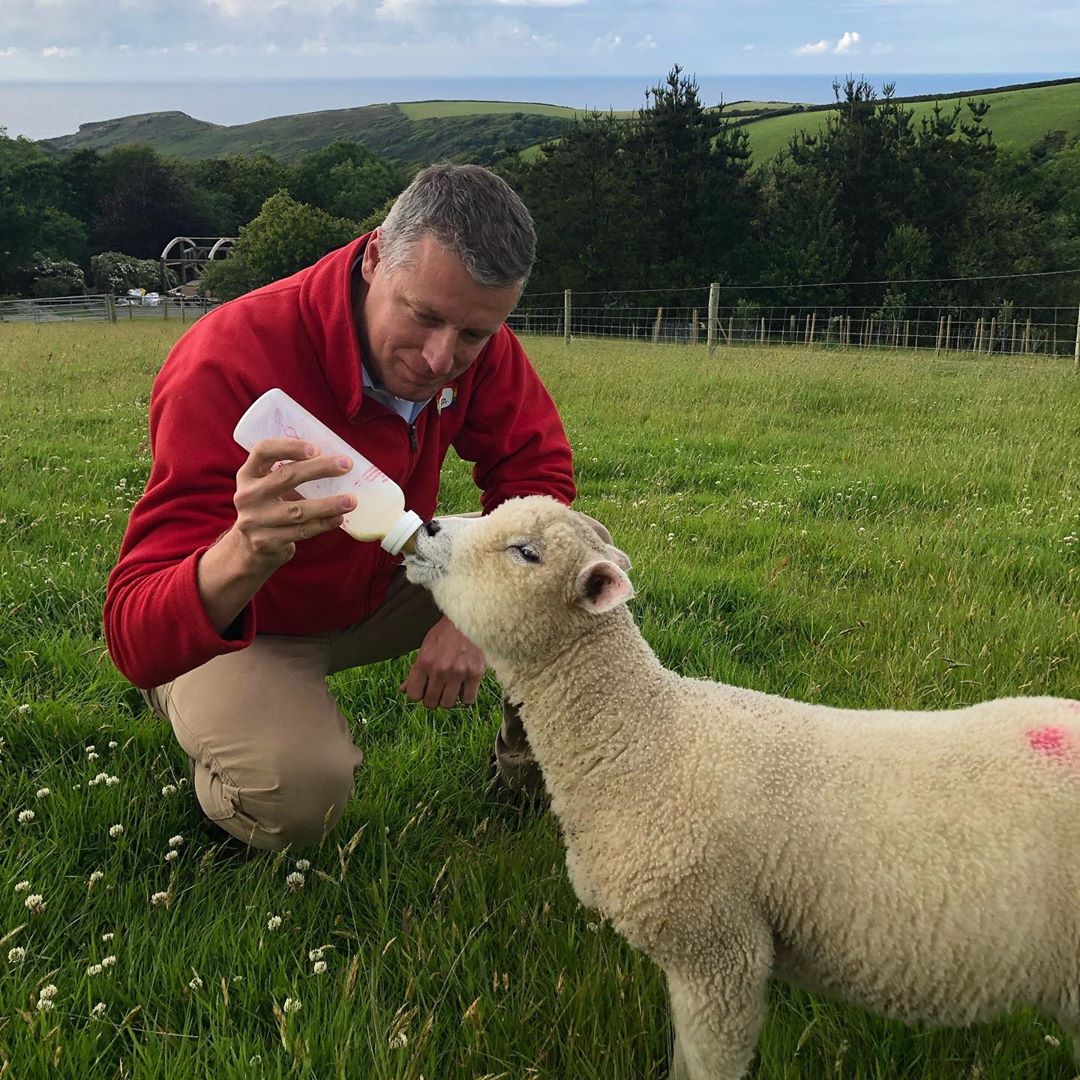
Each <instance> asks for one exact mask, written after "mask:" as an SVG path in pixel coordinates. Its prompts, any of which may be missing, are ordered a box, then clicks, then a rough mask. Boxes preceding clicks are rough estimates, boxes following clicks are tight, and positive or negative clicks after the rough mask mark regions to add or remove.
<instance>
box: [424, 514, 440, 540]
mask: <svg viewBox="0 0 1080 1080" xmlns="http://www.w3.org/2000/svg"><path fill="white" fill-rule="evenodd" d="M439 528H440V525H439V523H438V522H437V521H436V520H435V519H434V518H432V520H431V521H425V522H424V532H426V533H427V534H428V536H434V535H435V534H436V533H437V532H438V531H439Z"/></svg>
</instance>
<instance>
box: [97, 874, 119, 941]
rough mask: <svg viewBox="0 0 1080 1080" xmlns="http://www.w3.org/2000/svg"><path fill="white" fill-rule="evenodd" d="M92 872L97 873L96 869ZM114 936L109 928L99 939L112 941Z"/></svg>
mask: <svg viewBox="0 0 1080 1080" xmlns="http://www.w3.org/2000/svg"><path fill="white" fill-rule="evenodd" d="M94 872H95V873H97V871H96V870H95V871H94ZM114 937H116V935H115V934H114V933H113V932H112V931H111V930H110V931H109V933H107V934H102V935H101V940H102V941H112V939H113V938H114Z"/></svg>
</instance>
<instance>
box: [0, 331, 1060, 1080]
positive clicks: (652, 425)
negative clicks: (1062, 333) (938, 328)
mask: <svg viewBox="0 0 1080 1080" xmlns="http://www.w3.org/2000/svg"><path fill="white" fill-rule="evenodd" d="M180 329H181V328H180V327H178V326H177V325H176V324H175V323H173V324H169V323H161V324H157V323H154V324H149V323H147V324H141V323H135V324H131V325H125V324H123V323H121V324H118V325H116V326H109V325H101V326H96V325H77V326H65V325H46V326H31V325H4V326H0V536H2V537H3V543H2V545H0V725H2V728H0V734H2V737H3V743H4V745H3V747H2V750H0V800H2V805H3V815H2V818H0V942H2V949H0V966H2V967H3V978H2V979H0V1076H5V1077H16V1078H19V1080H25V1078H31V1080H36V1078H38V1077H41V1078H45V1077H50V1078H51V1077H73V1078H74V1077H78V1078H86V1077H95V1078H97V1077H110V1078H111V1077H121V1076H122V1077H165V1076H167V1077H169V1078H170V1080H172V1078H185V1080H186V1078H203V1077H207V1076H213V1077H215V1080H232V1078H241V1077H242V1078H249V1077H255V1078H257V1077H304V1078H317V1080H323V1078H331V1077H332V1078H349V1080H352V1078H365V1080H367V1078H377V1080H384V1078H387V1080H388V1078H411V1080H419V1078H420V1077H421V1076H423V1077H426V1078H427V1080H458V1078H461V1080H466V1078H467V1080H479V1078H487V1080H494V1078H496V1077H498V1078H501V1080H521V1078H534V1080H538V1078H544V1080H641V1078H649V1080H660V1078H662V1077H663V1076H664V1075H665V1071H666V1063H667V1052H668V1047H667V1040H668V1030H667V1020H666V1012H665V1002H664V994H663V986H662V982H661V980H660V978H659V977H658V974H657V972H656V970H655V969H654V968H653V967H652V965H651V964H650V963H649V962H647V961H646V960H644V959H642V958H641V957H640V956H639V955H637V954H635V953H633V952H632V951H631V950H630V949H629V948H628V947H626V946H625V945H624V944H623V943H622V942H621V941H620V940H619V939H618V938H617V937H616V936H615V935H614V934H613V933H612V931H611V930H610V929H609V928H608V927H606V926H604V925H603V924H602V923H601V922H600V920H598V918H597V916H596V914H595V913H594V912H591V911H588V910H584V909H581V908H579V906H578V905H577V903H576V901H575V898H574V896H573V894H572V892H571V890H570V888H569V886H568V883H567V880H566V876H565V872H564V869H563V864H562V849H561V845H560V843H559V838H558V834H557V831H556V826H555V823H554V822H553V821H552V820H550V819H549V818H547V817H524V818H523V817H521V816H520V815H518V814H517V812H516V811H513V810H511V809H509V808H506V807H501V806H499V805H498V804H496V803H495V802H493V801H492V800H491V799H490V797H489V796H487V795H486V794H485V792H484V781H485V775H486V766H487V759H488V753H489V749H490V746H491V742H492V739H493V736H494V731H495V726H496V724H497V719H496V713H497V701H498V695H497V692H496V689H495V687H494V686H491V685H485V688H484V691H483V695H482V698H481V701H480V703H479V704H478V705H477V707H475V708H472V709H464V710H460V711H454V712H439V713H435V714H428V713H426V712H425V711H424V710H423V708H421V707H417V706H414V705H411V704H409V703H407V702H405V701H404V700H403V699H402V698H401V696H400V695H399V694H398V693H397V690H396V688H397V686H398V683H399V681H400V677H401V676H402V675H403V674H404V671H405V670H406V661H396V662H393V663H390V664H385V665H380V666H378V667H376V668H372V669H368V670H364V671H360V672H352V673H346V674H342V675H339V676H335V677H334V679H333V690H334V692H335V693H336V694H337V695H338V698H339V701H340V703H341V706H342V710H343V711H344V712H345V713H346V715H349V716H351V717H354V718H355V723H356V733H357V738H358V740H359V741H360V743H361V745H362V746H363V748H364V750H365V754H366V760H365V764H364V768H363V770H362V772H361V773H360V774H359V776H358V783H357V794H356V798H355V800H354V801H353V803H352V804H351V805H350V806H349V808H348V809H347V811H346V814H345V817H344V819H343V820H342V822H341V824H340V826H339V828H338V830H337V831H336V832H335V833H334V834H333V835H332V836H331V837H330V838H329V839H328V840H327V842H326V843H325V844H324V845H323V846H322V847H321V848H319V849H316V850H312V851H308V852H299V853H290V854H288V855H282V856H272V855H259V856H256V857H254V858H250V859H244V858H240V857H238V856H237V855H235V854H230V853H229V852H228V851H227V850H225V849H221V848H219V847H217V846H216V844H215V843H214V842H213V839H212V837H211V836H210V835H209V834H208V833H206V832H204V831H202V830H201V829H200V828H199V827H198V825H197V815H196V813H195V810H194V806H193V799H192V796H191V793H190V791H189V789H188V788H187V786H186V781H185V776H186V769H185V761H184V759H183V756H182V754H181V752H180V751H179V750H178V748H177V747H176V746H175V745H174V744H173V742H172V738H171V735H170V733H169V732H167V731H166V730H163V728H162V726H161V725H160V724H159V723H157V722H155V721H154V720H152V719H151V718H150V716H149V715H148V713H147V712H146V711H145V709H144V708H143V706H142V702H141V700H140V698H139V696H138V694H137V693H136V692H135V691H134V690H133V689H132V688H130V687H129V686H128V685H127V684H126V683H125V682H124V680H123V679H122V678H121V677H120V676H119V675H118V674H117V673H116V672H115V670H114V669H113V668H112V667H111V665H110V662H109V660H108V658H107V656H106V654H105V653H104V651H103V647H102V641H101V635H100V630H99V620H100V608H101V601H102V594H103V585H104V580H105V577H106V575H107V573H108V571H109V569H110V567H111V565H112V562H113V560H114V557H115V553H116V550H117V547H118V545H119V543H120V538H121V535H122V532H123V528H124V524H125V521H126V518H127V514H128V511H129V509H130V507H131V505H132V503H133V502H134V501H135V499H136V498H137V497H138V495H139V493H140V491H141V488H142V485H143V482H144V480H145V477H146V475H147V470H148V465H149V458H148V451H147V445H146V436H145V421H146V408H147V401H148V397H149V392H150V385H151V381H152V378H153V375H154V373H155V371H156V370H157V368H158V366H159V364H160V361H161V358H162V357H163V355H164V353H165V352H166V350H167V348H168V346H169V344H170V343H171V341H172V340H173V338H174V337H175V336H176V334H177V333H178V332H179V330H180ZM528 345H529V348H530V350H531V352H532V355H533V356H534V358H535V360H536V363H537V365H538V367H539V368H540V370H541V372H542V374H543V376H544V378H545V380H546V382H547V383H548V385H549V387H550V388H551V390H552V392H553V394H554V396H555V398H556V400H557V401H558V402H559V403H560V406H561V408H562V410H563V413H564V416H565V419H566V423H567V426H568V429H569V431H570V434H571V437H572V440H573V442H574V444H575V447H576V452H577V466H578V471H579V479H580V487H581V498H580V502H579V505H580V506H581V507H582V509H585V510H588V511H589V512H591V513H593V514H594V515H596V516H597V517H599V518H601V519H602V520H604V521H605V522H606V523H607V524H608V525H609V527H610V528H611V530H612V532H613V533H614V535H615V537H616V540H617V541H618V542H619V544H620V545H621V546H622V547H624V548H625V550H626V551H627V552H628V553H629V554H630V556H631V558H632V559H633V561H634V564H635V568H634V572H633V575H632V576H633V577H634V580H635V583H636V586H637V589H638V596H637V598H636V599H635V600H634V601H633V609H634V611H635V613H636V616H637V618H638V621H639V624H640V625H641V627H642V630H643V631H644V633H645V635H646V637H647V638H648V639H649V640H650V641H651V643H652V644H653V646H654V647H655V648H656V650H657V651H658V653H659V655H660V656H661V658H662V659H663V660H664V661H665V662H666V663H667V664H669V665H671V666H674V667H677V668H679V669H680V670H682V671H683V672H685V673H688V674H692V675H705V674H708V675H711V676H712V677H715V678H721V679H724V680H727V681H730V682H736V683H740V684H743V685H746V686H752V687H756V688H759V689H762V690H768V691H773V692H777V693H782V694H787V695H790V696H794V697H800V698H806V699H810V700H815V701H824V702H830V703H834V704H838V705H867V706H897V707H923V708H931V707H946V706H952V705H959V704H963V703H969V702H974V701H977V700H980V699H982V698H987V697H993V696H999V695H1006V694H1018V693H1050V694H1061V695H1070V696H1076V694H1077V690H1078V686H1080V613H1078V612H1080V603H1078V600H1080V539H1078V536H1080V378H1078V377H1077V374H1076V372H1075V371H1074V370H1073V369H1072V366H1071V364H1070V363H1069V362H1052V361H1048V360H1044V359H1034V358H1025V359H1012V360H1008V361H1006V360H998V359H994V360H988V359H986V358H977V359H968V358H963V359H960V358H955V357H949V358H935V357H933V356H929V355H918V356H915V355H912V354H900V353H881V354H876V355H873V356H864V355H854V354H844V353H829V352H815V351H811V350H786V351H785V350H783V349H769V350H765V349H761V350H758V349H735V350H719V351H717V352H716V353H715V354H714V355H713V356H712V357H709V356H708V355H707V354H706V352H705V350H704V348H700V349H696V350H692V349H689V348H683V349H679V348H664V347H659V348H650V347H643V346H629V345H623V344H620V343H606V342H604V343H588V342H575V343H573V344H572V345H570V346H564V345H563V344H562V342H561V341H552V340H533V341H531V342H528ZM444 495H445V498H444V509H446V510H459V509H465V508H468V507H471V506H473V505H474V499H473V494H472V491H471V489H470V482H469V476H468V470H467V468H466V467H465V466H464V465H463V464H461V463H455V464H454V465H453V466H452V467H451V468H450V469H449V471H448V476H447V482H446V485H445V491H444ZM101 774H104V776H105V779H100V780H99V779H96V778H97V777H99V776H100V775H101ZM112 778H115V779H112ZM30 814H32V815H33V817H32V819H31V818H30V817H29V815H30ZM117 825H121V826H123V832H122V833H118V832H116V830H115V829H114V828H113V827H114V826H117ZM113 833H115V835H113ZM177 836H179V837H182V843H179V844H178V845H177V846H170V841H171V838H173V837H177ZM170 852H175V853H176V854H175V858H172V859H171V860H170V859H169V858H167V855H168V854H169V853H170ZM299 859H307V860H310V865H309V866H303V865H302V864H301V863H300V862H299V861H298V860H299ZM296 872H300V873H302V874H303V875H304V879H305V880H304V884H303V885H302V887H300V888H296V889H290V888H289V886H288V885H287V883H286V878H287V875H289V874H291V873H296ZM24 882H25V883H26V884H25V886H24V887H22V888H19V886H20V885H22V883H24ZM155 893H160V894H164V897H163V898H162V897H159V901H162V902H159V903H157V904H155V903H153V902H152V900H151V897H152V896H153V895H154V894H155ZM31 896H40V897H41V898H42V900H41V903H43V904H44V908H43V909H42V910H39V911H38V912H37V913H34V912H32V911H31V910H30V908H29V907H28V906H27V901H28V900H29V899H30V897H31ZM32 906H36V905H32ZM317 950H323V952H322V955H321V960H320V958H319V956H318V953H317ZM320 962H321V963H323V964H325V965H326V970H325V972H324V973H321V974H318V973H316V968H315V965H316V963H320ZM50 985H51V986H55V988H56V990H55V995H54V996H53V997H52V998H47V1000H51V1001H52V1002H53V1008H51V1009H48V1007H45V1008H38V1007H36V1003H37V1002H38V1001H39V1000H40V994H41V990H42V988H43V987H46V986H50ZM287 1000H290V1001H291V1003H296V1002H299V1003H300V1008H299V1009H298V1010H296V1011H292V1009H291V1006H290V1011H286V1001H287ZM1058 1039H1060V1045H1058V1044H1057V1042H1055V1040H1058ZM1076 1072H1077V1070H1076V1069H1075V1067H1074V1066H1073V1065H1072V1063H1071V1057H1070V1054H1069V1046H1068V1041H1067V1040H1066V1039H1065V1038H1064V1037H1063V1036H1062V1035H1061V1032H1059V1031H1057V1030H1056V1029H1055V1028H1054V1027H1053V1026H1052V1025H1050V1024H1048V1023H1047V1022H1046V1021H1045V1020H1043V1018H1042V1017H1040V1016H1037V1015H1035V1014H1034V1013H1029V1012H1023V1013H1019V1014H1017V1015H1015V1016H1012V1017H1010V1018H1008V1019H1006V1020H1003V1021H1001V1022H998V1023H995V1024H993V1025H986V1026H981V1027H977V1028H974V1029H972V1030H968V1031H959V1032H957V1031H928V1030H920V1029H908V1028H905V1027H902V1026H900V1025H898V1024H895V1023H890V1022H885V1021H881V1020H877V1019H874V1018H871V1017H869V1016H867V1015H865V1014H864V1013H862V1012H860V1011H858V1010H854V1009H850V1008H845V1007H842V1006H839V1005H836V1004H833V1003H829V1002H825V1001H823V1000H821V999H818V998H815V997H812V996H810V995H807V994H804V993H800V992H795V991H792V990H789V989H787V988H784V987H779V986H778V987H776V988H775V989H774V991H773V994H772V1009H771V1013H770V1019H769V1022H768V1025H767V1027H766V1029H765V1033H764V1036H763V1039H762V1046H761V1058H760V1061H759V1063H758V1065H757V1066H756V1071H755V1073H754V1075H755V1077H757V1078H758V1080H764V1078H769V1080H773V1078H784V1080H805V1078H810V1080H819V1078H820V1080H825V1078H826V1077H829V1078H834V1077H848V1078H861V1080H871V1078H873V1080H894V1078H903V1080H961V1078H968V1080H970V1078H975V1077H978V1078H982V1080H988V1078H993V1080H1026V1078H1031V1080H1070V1078H1072V1077H1074V1076H1075V1075H1076Z"/></svg>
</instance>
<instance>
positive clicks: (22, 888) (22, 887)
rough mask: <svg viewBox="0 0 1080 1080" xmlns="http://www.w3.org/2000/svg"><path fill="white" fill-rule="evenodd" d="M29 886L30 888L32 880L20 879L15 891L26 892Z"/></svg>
mask: <svg viewBox="0 0 1080 1080" xmlns="http://www.w3.org/2000/svg"><path fill="white" fill-rule="evenodd" d="M29 888H30V882H29V881H20V882H19V883H18V884H17V885H16V886H15V891H16V892H26V890H27V889H29Z"/></svg>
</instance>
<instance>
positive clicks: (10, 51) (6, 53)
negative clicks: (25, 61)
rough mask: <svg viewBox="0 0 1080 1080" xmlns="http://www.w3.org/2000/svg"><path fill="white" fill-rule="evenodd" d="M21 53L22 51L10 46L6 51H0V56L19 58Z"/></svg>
mask: <svg viewBox="0 0 1080 1080" xmlns="http://www.w3.org/2000/svg"><path fill="white" fill-rule="evenodd" d="M21 52H22V49H19V48H17V47H16V46H14V45H9V46H8V48H6V49H0V56H18V54H19V53H21Z"/></svg>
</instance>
